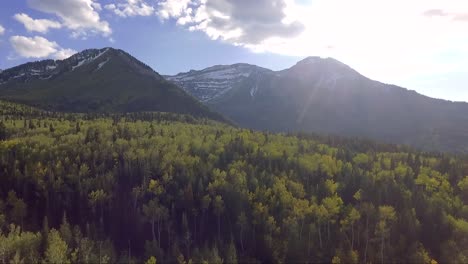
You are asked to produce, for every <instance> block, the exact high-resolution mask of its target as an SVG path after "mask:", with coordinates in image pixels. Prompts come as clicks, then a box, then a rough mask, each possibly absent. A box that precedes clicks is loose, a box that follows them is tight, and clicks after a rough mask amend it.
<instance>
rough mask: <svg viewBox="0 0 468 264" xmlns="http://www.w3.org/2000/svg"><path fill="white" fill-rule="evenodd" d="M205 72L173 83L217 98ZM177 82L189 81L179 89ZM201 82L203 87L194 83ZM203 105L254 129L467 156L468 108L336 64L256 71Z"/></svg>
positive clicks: (311, 60) (325, 61)
mask: <svg viewBox="0 0 468 264" xmlns="http://www.w3.org/2000/svg"><path fill="white" fill-rule="evenodd" d="M250 67H251V68H252V69H255V68H259V67H256V66H250ZM236 68H237V64H236V65H232V66H223V70H224V71H226V72H229V71H233V72H234V71H235V69H236ZM206 70H208V69H206ZM206 70H202V71H191V72H190V73H182V74H178V75H176V76H172V77H168V79H169V80H175V81H176V83H178V84H179V85H181V86H182V87H183V88H184V89H185V91H187V92H189V93H192V94H193V95H194V96H195V97H197V96H198V94H197V93H196V92H195V91H197V90H195V89H193V88H192V87H195V86H196V87H197V89H198V90H202V91H204V90H208V91H209V93H212V92H211V90H212V87H213V83H214V82H210V80H209V79H208V78H204V79H203V77H201V76H204V75H205V72H206ZM188 74H189V75H188ZM177 76H190V78H186V79H185V80H184V81H182V82H181V81H178V79H177ZM199 76H200V78H202V79H203V80H204V82H197V83H196V82H195V81H193V80H198V79H199ZM213 93H214V91H213ZM204 101H205V104H206V105H208V106H210V107H211V108H212V109H213V110H215V111H218V112H220V113H221V114H223V115H225V116H226V117H228V118H230V119H231V120H233V121H234V122H236V123H238V124H239V125H241V126H244V127H248V128H254V129H261V130H270V131H283V132H287V131H291V132H299V131H305V132H317V133H326V134H336V135H341V136H352V137H366V138H372V139H377V140H380V141H384V142H389V143H399V144H408V145H412V146H415V147H418V148H422V149H424V150H442V151H460V152H467V151H468V104H466V103H461V102H450V101H445V100H439V99H433V98H429V97H427V96H424V95H421V94H418V93H416V92H415V91H411V90H407V89H404V88H401V87H398V86H395V85H388V84H384V83H380V82H377V81H374V80H371V79H369V78H367V77H365V76H363V75H361V74H360V73H358V72H357V71H355V70H353V69H352V68H351V67H349V66H347V65H346V64H344V63H341V62H339V61H337V60H335V59H332V58H320V57H308V58H306V59H304V60H302V61H300V62H298V63H297V64H296V65H294V66H293V67H291V68H289V69H285V70H282V71H270V70H266V69H265V70H261V71H258V70H257V71H251V72H250V74H249V75H247V74H245V75H242V76H238V77H236V78H231V79H229V83H227V84H226V86H225V87H224V88H223V92H222V93H219V95H218V96H211V97H209V98H207V99H206V100H204Z"/></svg>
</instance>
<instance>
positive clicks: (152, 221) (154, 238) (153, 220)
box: [151, 217, 156, 241]
mask: <svg viewBox="0 0 468 264" xmlns="http://www.w3.org/2000/svg"><path fill="white" fill-rule="evenodd" d="M154 222H155V219H154V217H153V218H152V219H151V234H152V235H153V241H155V240H156V234H155V232H154Z"/></svg>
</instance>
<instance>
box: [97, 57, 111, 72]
mask: <svg viewBox="0 0 468 264" xmlns="http://www.w3.org/2000/svg"><path fill="white" fill-rule="evenodd" d="M109 59H110V58H107V59H106V60H105V61H103V62H100V63H99V64H98V66H97V69H96V71H98V70H99V69H101V68H102V66H104V65H105V64H106V63H107V62H108V61H109Z"/></svg>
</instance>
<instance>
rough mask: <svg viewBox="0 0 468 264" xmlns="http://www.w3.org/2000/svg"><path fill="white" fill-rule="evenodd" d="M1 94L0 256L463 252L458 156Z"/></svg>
mask: <svg viewBox="0 0 468 264" xmlns="http://www.w3.org/2000/svg"><path fill="white" fill-rule="evenodd" d="M0 106H1V107H0V109H1V110H0V116H1V120H0V263H9V262H11V263H20V262H24V263H37V262H47V263H66V262H71V263H114V262H122V263H141V262H146V261H147V263H156V261H157V263H165V262H172V263H174V262H176V263H202V262H209V263H236V262H242V263H280V262H287V263H298V262H303V263H307V262H315V263H316V262H333V263H381V262H384V263H397V262H398V263H402V262H405V263H409V262H411V263H436V262H438V263H468V176H467V175H468V158H467V157H461V156H460V157H456V156H448V155H445V154H438V153H433V154H430V153H417V152H414V151H413V150H411V149H408V148H404V147H398V146H395V145H380V144H376V143H373V142H368V141H357V140H352V139H348V140H346V139H341V138H334V137H319V136H313V135H285V134H270V133H263V132H254V131H250V130H245V129H238V128H234V127H231V126H228V125H225V124H221V123H217V122H214V121H209V120H205V119H195V118H193V117H190V116H182V115H175V114H167V113H166V114H165V113H149V112H147V113H133V114H115V115H104V114H86V115H85V114H60V113H53V112H43V111H41V110H38V109H34V108H28V107H23V106H20V105H15V104H11V103H5V102H1V103H0Z"/></svg>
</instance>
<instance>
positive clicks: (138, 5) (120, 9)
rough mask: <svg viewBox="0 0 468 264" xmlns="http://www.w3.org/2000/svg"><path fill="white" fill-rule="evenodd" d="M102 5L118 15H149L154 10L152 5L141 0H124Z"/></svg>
mask: <svg viewBox="0 0 468 264" xmlns="http://www.w3.org/2000/svg"><path fill="white" fill-rule="evenodd" d="M104 7H105V8H106V9H107V10H110V11H112V12H114V13H115V14H116V15H118V16H120V17H132V16H151V15H153V14H154V12H155V10H154V7H153V6H151V5H149V4H147V3H146V2H145V1H143V0H126V2H125V3H118V4H108V5H105V6H104Z"/></svg>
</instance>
